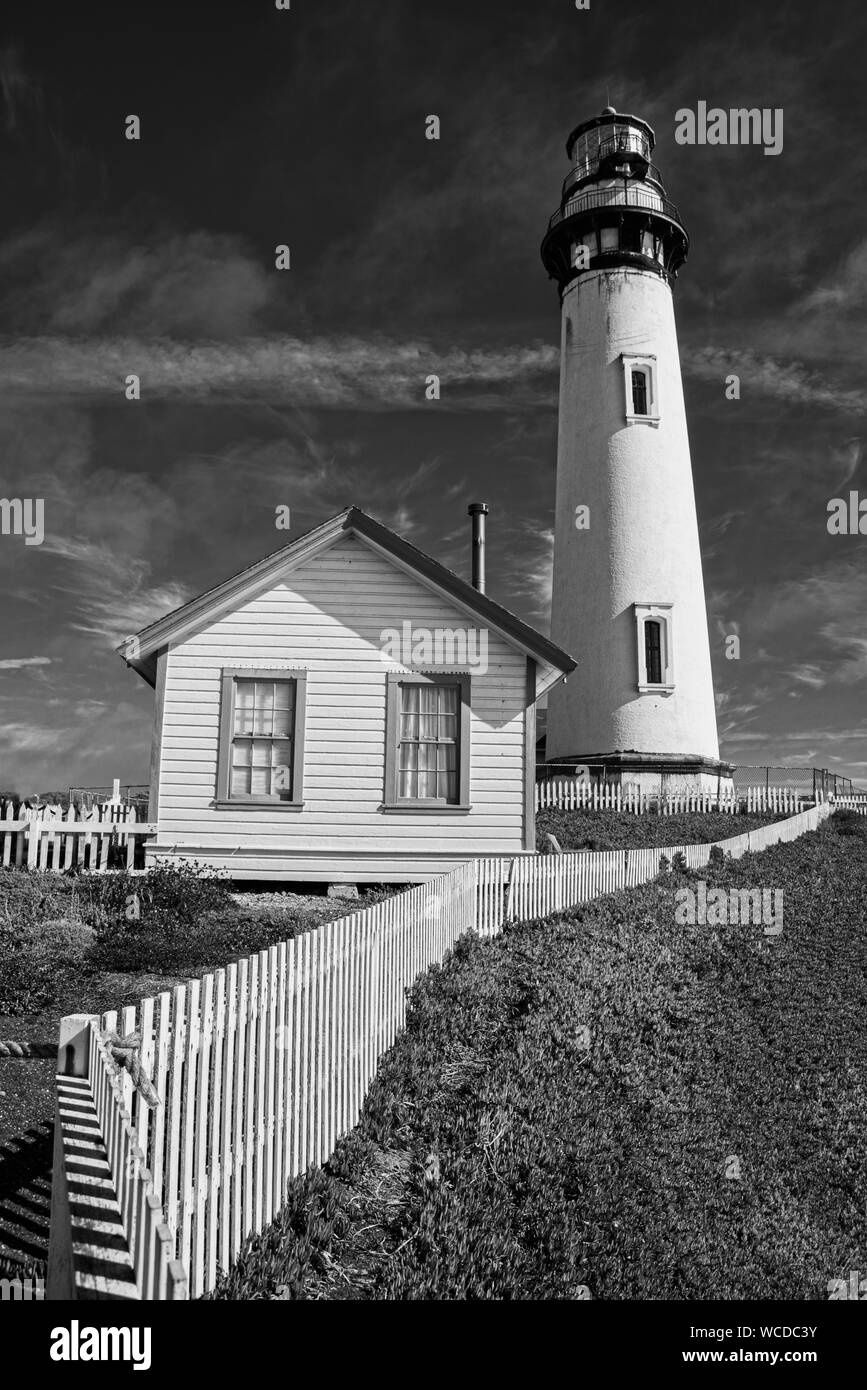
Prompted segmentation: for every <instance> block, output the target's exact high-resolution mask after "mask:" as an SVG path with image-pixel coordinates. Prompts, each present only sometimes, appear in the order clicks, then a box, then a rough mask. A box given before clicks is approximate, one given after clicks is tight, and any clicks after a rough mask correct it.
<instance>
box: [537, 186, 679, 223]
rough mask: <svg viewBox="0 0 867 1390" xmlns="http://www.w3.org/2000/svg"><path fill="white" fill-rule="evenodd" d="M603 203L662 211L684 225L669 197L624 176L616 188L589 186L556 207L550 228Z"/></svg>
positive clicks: (604, 204) (601, 205) (603, 204)
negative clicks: (651, 190) (627, 179)
mask: <svg viewBox="0 0 867 1390" xmlns="http://www.w3.org/2000/svg"><path fill="white" fill-rule="evenodd" d="M604 207H630V208H646V209H647V211H648V212H656V213H661V214H662V215H663V216H664V217H668V218H670V219H671V221H672V222H677V224H678V225H679V226H681V225H682V223H681V219H680V213H679V212H678V210H677V207H676V205H675V204H674V203H673V202H671V200H670V199H669V198H663V197H662V195H661V194H659V193H651V192H648V191H646V190H645V189H643V188H639V187H636V185H635V184H631V183H627V182H626V181H625V180H624V181H622V182H618V183H617V184H616V186H615V187H613V188H593V189H588V190H586V191H585V192H583V193H578V194H577V195H576V196H575V197H574V198H570V199H569V201H568V203H566V204H565V205H564V206H563V207H560V208H557V210H556V212H555V213H554V214H553V215H552V217H551V220H550V221H549V223H548V230H549V231H550V230H551V228H552V227H556V226H558V225H559V223H561V222H565V221H566V219H567V218H569V217H575V216H576V215H577V214H578V213H581V212H586V211H587V210H588V208H604Z"/></svg>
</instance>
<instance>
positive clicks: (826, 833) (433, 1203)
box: [216, 812, 867, 1300]
mask: <svg viewBox="0 0 867 1390" xmlns="http://www.w3.org/2000/svg"><path fill="white" fill-rule="evenodd" d="M865 837H867V819H865V818H863V817H860V818H859V817H857V816H855V815H854V814H852V813H846V812H843V813H837V814H836V815H835V816H833V817H832V818H831V819H830V820H829V821H828V822H827V824H826V825H825V826H823V827H822V828H821V829H820V830H819V831H817V832H815V833H811V834H808V835H805V836H803V837H802V838H801V839H799V840H797V841H795V842H793V843H789V844H783V845H778V846H774V847H773V848H772V849H769V850H767V851H765V852H763V853H761V854H753V855H747V856H745V857H744V858H743V859H741V860H739V861H734V862H733V861H726V862H724V863H722V864H720V863H719V862H718V860H716V859H715V862H714V863H713V864H712V865H710V866H708V867H706V868H704V869H702V871H701V877H702V878H703V879H705V880H706V881H707V882H708V884H714V885H718V886H724V887H727V888H730V887H755V886H767V887H770V888H781V889H782V890H783V891H784V893H785V903H786V918H785V929H784V931H783V932H782V933H781V934H780V935H779V936H776V937H771V938H769V937H767V936H765V935H764V933H763V932H762V931H761V930H760V929H758V928H755V927H750V926H746V927H743V926H739V925H738V926H735V925H729V926H718V927H711V926H707V925H695V926H689V925H684V926H681V925H678V924H677V922H676V921H675V907H676V896H675V895H676V892H677V890H678V889H679V888H683V887H684V886H685V885H688V884H689V882H690V881H691V878H690V876H689V875H687V874H685V873H683V872H681V871H679V870H676V869H675V870H674V871H671V872H669V873H666V874H664V875H662V876H661V877H660V879H659V880H657V881H655V882H654V883H651V884H648V885H645V886H643V887H641V888H637V889H632V890H629V891H627V892H621V893H618V894H615V895H612V896H611V897H609V898H607V899H603V900H597V901H595V902H592V903H588V904H585V905H582V906H581V907H579V908H576V909H572V910H570V911H568V912H564V913H561V914H558V915H557V916H554V917H551V918H548V919H545V920H543V921H536V922H530V923H525V924H521V925H519V926H515V927H512V928H508V929H507V930H506V931H505V932H504V934H503V935H502V936H501V937H499V938H497V939H495V940H493V941H490V942H484V943H483V942H480V941H478V940H473V939H464V940H463V941H462V942H461V943H460V945H459V948H458V949H457V950H456V951H455V952H454V953H453V955H452V956H451V957H449V958H448V959H447V960H446V962H445V963H444V964H443V965H442V966H441V967H435V968H433V969H432V970H430V971H429V972H427V974H426V975H425V976H424V978H423V979H422V980H421V981H420V982H419V983H418V985H417V986H416V987H415V988H414V990H413V991H412V995H411V1010H410V1014H409V1020H408V1026H407V1028H406V1030H405V1032H404V1033H403V1034H402V1036H401V1037H400V1038H399V1039H398V1041H397V1043H396V1044H395V1046H394V1047H393V1048H392V1049H391V1051H390V1052H389V1053H388V1054H387V1056H386V1057H385V1058H384V1059H383V1061H382V1063H381V1065H380V1068H379V1073H378V1075H377V1078H376V1080H375V1082H374V1085H373V1087H372V1089H371V1092H370V1094H369V1096H368V1099H367V1102H366V1105H365V1109H364V1115H363V1119H362V1122H361V1124H360V1125H359V1126H358V1128H357V1129H356V1130H355V1131H353V1133H352V1134H351V1135H350V1136H348V1137H347V1139H346V1140H344V1141H343V1142H342V1143H341V1144H340V1145H339V1147H338V1150H337V1152H336V1154H335V1155H334V1158H333V1159H332V1161H331V1162H330V1163H329V1164H328V1165H327V1167H326V1168H325V1169H320V1170H315V1171H313V1172H312V1173H310V1174H308V1175H306V1176H305V1177H304V1178H302V1179H299V1180H297V1181H296V1182H295V1183H293V1185H292V1187H291V1189H290V1193H289V1200H288V1202H287V1205H286V1207H285V1209H284V1211H283V1213H282V1214H281V1217H280V1218H279V1219H278V1221H277V1222H275V1223H274V1224H273V1225H272V1226H271V1227H269V1228H268V1229H267V1230H266V1231H265V1232H264V1233H263V1235H262V1236H259V1237H257V1238H255V1239H253V1240H251V1241H250V1242H249V1244H248V1246H247V1249H246V1251H245V1252H244V1254H243V1255H242V1258H241V1260H240V1261H239V1263H238V1264H237V1265H236V1267H235V1268H234V1270H233V1271H232V1272H231V1274H230V1275H229V1276H228V1277H227V1278H226V1279H225V1280H224V1281H223V1283H222V1285H221V1287H220V1289H218V1291H217V1295H216V1296H217V1297H224V1298H251V1297H253V1298H273V1297H282V1298H299V1297H300V1298H335V1299H340V1298H357V1299H368V1298H374V1299H417V1298H434V1299H467V1298H470V1299H479V1298H502V1299H513V1298H532V1299H541V1298H584V1297H587V1296H589V1297H592V1298H603V1299H661V1298H675V1299H712V1298H723V1299H748V1298H775V1299H781V1298H793V1299H808V1300H809V1299H817V1300H822V1299H827V1298H828V1297H829V1293H828V1288H829V1286H830V1285H831V1284H833V1281H834V1280H835V1279H839V1278H841V1277H845V1275H846V1272H847V1271H848V1270H851V1269H863V1268H867V1213H865V1207H864V1192H865V1191H867V1140H865V1134H867V1125H865V1117H867V1009H865V990H867V985H865V980H867V936H865V930H864V927H865V914H864V906H863V904H864V901H865V890H867V838H865Z"/></svg>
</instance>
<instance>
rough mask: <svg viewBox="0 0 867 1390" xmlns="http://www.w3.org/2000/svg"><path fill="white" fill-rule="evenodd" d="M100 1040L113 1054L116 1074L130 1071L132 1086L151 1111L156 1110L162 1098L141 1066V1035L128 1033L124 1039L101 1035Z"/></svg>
mask: <svg viewBox="0 0 867 1390" xmlns="http://www.w3.org/2000/svg"><path fill="white" fill-rule="evenodd" d="M100 1038H101V1041H102V1042H104V1043H105V1045H106V1047H107V1048H108V1050H109V1052H110V1054H111V1059H112V1062H113V1063H114V1069H115V1072H120V1071H124V1070H125V1071H128V1072H129V1074H130V1076H131V1077H132V1084H133V1085H134V1086H135V1088H136V1090H137V1091H138V1093H139V1095H140V1096H141V1098H142V1100H143V1101H144V1102H145V1104H146V1105H147V1106H149V1107H150V1109H151V1110H153V1109H155V1107H156V1106H158V1105H159V1103H160V1098H159V1096H158V1095H157V1093H156V1091H155V1090H154V1086H153V1082H152V1081H151V1079H150V1077H149V1076H148V1074H147V1072H146V1071H145V1069H144V1067H143V1066H142V1064H141V1058H140V1056H139V1048H140V1047H141V1034H140V1033H127V1034H126V1035H125V1036H123V1037H122V1036H121V1034H120V1033H101V1034H100Z"/></svg>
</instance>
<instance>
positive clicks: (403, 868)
mask: <svg viewBox="0 0 867 1390" xmlns="http://www.w3.org/2000/svg"><path fill="white" fill-rule="evenodd" d="M405 621H408V622H410V623H411V625H412V627H413V628H429V629H436V628H451V629H456V630H463V631H466V630H467V629H469V628H476V629H477V630H478V629H479V627H480V624H479V623H478V622H475V621H473V620H471V619H469V618H467V617H466V616H465V615H464V614H463V613H462V612H461V611H460V610H459V609H457V608H456V607H453V606H452V605H451V604H450V603H449V602H447V601H446V600H444V599H442V598H440V597H439V596H438V595H436V594H433V593H432V592H431V591H429V590H428V589H427V588H426V587H425V585H424V584H422V583H421V582H420V581H419V580H417V579H415V578H414V577H412V576H411V575H409V574H406V573H404V572H403V571H402V570H401V569H400V568H399V567H397V566H395V565H393V564H391V563H390V562H389V561H387V560H386V559H384V558H383V557H382V556H380V555H379V554H378V553H376V552H375V551H374V550H372V549H371V548H370V547H369V546H367V545H366V544H365V543H364V542H362V541H360V540H358V539H356V538H354V537H342V538H341V539H340V540H339V541H338V542H337V543H336V544H335V545H333V546H332V547H331V549H330V550H328V551H326V552H324V553H321V554H320V555H318V556H317V557H315V558H314V559H312V560H310V561H308V562H307V563H306V564H305V565H303V566H301V567H299V568H298V569H296V570H293V571H292V572H291V573H289V574H287V577H286V580H285V582H281V583H278V584H276V585H275V586H274V587H273V588H272V589H270V590H269V591H268V592H267V593H264V594H261V595H259V596H258V597H257V598H255V599H253V600H251V601H250V602H248V603H246V604H245V605H244V606H243V607H241V608H239V609H237V610H235V611H234V612H232V613H230V614H226V615H224V616H223V617H222V618H220V619H218V620H217V621H215V622H214V623H213V624H212V625H210V626H209V627H208V628H207V629H206V630H204V631H202V632H200V633H198V634H196V635H195V636H194V637H191V638H189V639H187V640H186V641H184V642H183V643H181V644H179V645H178V646H175V647H172V648H171V649H170V650H169V654H168V659H167V670H166V688H165V700H164V723H163V737H162V752H161V760H160V797H159V829H158V834H157V837H156V842H155V849H154V852H155V853H156V854H157V855H159V854H160V853H170V852H177V853H186V852H189V853H191V854H192V853H194V854H195V855H196V857H197V858H199V859H201V860H202V861H203V862H209V863H210V862H213V863H214V864H221V865H223V866H224V867H226V868H228V869H230V872H231V873H232V874H233V875H237V876H238V877H258V876H260V875H262V876H267V877H281V878H284V879H287V880H291V878H292V877H297V878H314V879H315V878H318V879H341V878H343V879H348V880H353V879H354V880H360V881H367V882H370V881H376V880H377V879H387V878H394V879H395V880H398V879H400V880H404V881H406V880H409V881H412V880H413V879H419V878H426V877H429V876H431V875H433V874H435V873H442V872H447V871H448V870H449V869H450V868H451V867H454V865H455V864H457V863H459V862H461V860H462V859H464V858H466V857H468V856H475V855H492V854H518V853H521V852H522V846H523V842H524V816H525V808H524V768H525V758H526V750H525V748H524V727H525V724H524V708H525V702H526V659H525V656H524V653H523V652H520V651H518V650H517V649H515V648H513V647H512V646H511V645H510V644H509V643H508V642H506V641H505V640H504V639H503V638H502V637H500V636H498V635H496V634H494V633H492V632H490V631H489V632H488V653H487V656H488V669H487V671H486V672H485V673H484V674H479V673H478V670H477V669H476V668H472V671H473V674H472V715H471V733H470V743H471V765H470V802H471V809H470V810H469V811H468V812H464V813H452V812H446V813H440V814H437V813H431V812H424V813H422V814H414V813H413V812H411V811H406V812H400V811H398V812H395V811H389V812H388V813H387V814H384V813H383V811H382V809H381V805H382V796H383V783H384V772H385V721H386V684H387V683H386V676H387V674H388V672H389V671H390V670H395V669H400V668H399V667H396V666H395V664H394V663H386V662H384V661H383V660H382V657H381V654H380V653H381V647H382V642H381V634H382V632H383V631H384V630H385V629H386V628H397V629H398V630H399V631H402V624H403V623H404V622H405ZM244 666H249V667H251V668H255V667H265V668H274V669H281V668H285V669H287V670H288V669H290V668H293V667H303V668H305V669H306V670H307V707H306V733H305V751H304V807H303V809H302V810H300V811H289V810H287V809H285V808H281V807H279V806H275V807H274V808H272V807H269V806H266V807H249V808H238V809H235V808H232V809H231V810H218V809H217V808H216V807H215V806H214V805H213V804H212V803H213V800H214V796H215V792H216V775H217V754H218V745H219V718H220V694H221V676H222V671H223V669H224V668H225V667H244ZM433 669H436V668H435V667H434V668H433ZM464 669H467V668H464ZM529 755H530V756H532V750H530V754H529ZM453 855H458V858H452V857H449V856H453Z"/></svg>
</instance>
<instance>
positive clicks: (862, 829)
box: [828, 806, 867, 840]
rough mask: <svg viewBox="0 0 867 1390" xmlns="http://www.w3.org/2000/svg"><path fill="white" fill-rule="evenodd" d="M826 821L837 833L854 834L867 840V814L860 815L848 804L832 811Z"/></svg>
mask: <svg viewBox="0 0 867 1390" xmlns="http://www.w3.org/2000/svg"><path fill="white" fill-rule="evenodd" d="M828 823H829V825H831V826H832V828H833V829H834V830H836V832H837V834H838V835H846V836H855V837H856V838H858V839H860V840H867V816H862V815H860V814H859V813H858V812H857V811H853V810H852V808H851V807H849V806H844V807H842V808H841V809H840V810H839V811H834V812H833V813H832V814H831V815H830V816H829V818H828Z"/></svg>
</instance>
